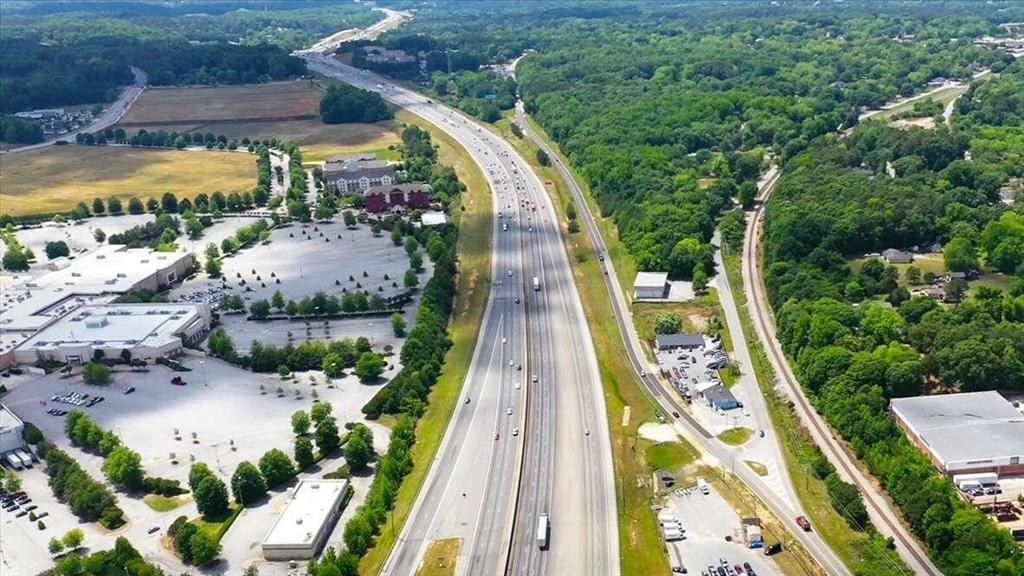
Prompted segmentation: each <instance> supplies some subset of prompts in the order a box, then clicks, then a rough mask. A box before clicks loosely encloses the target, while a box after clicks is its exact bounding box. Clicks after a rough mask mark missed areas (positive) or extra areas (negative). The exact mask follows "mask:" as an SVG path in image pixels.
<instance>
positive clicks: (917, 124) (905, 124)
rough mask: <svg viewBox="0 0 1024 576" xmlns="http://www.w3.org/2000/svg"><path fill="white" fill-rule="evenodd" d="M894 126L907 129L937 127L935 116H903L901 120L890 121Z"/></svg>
mask: <svg viewBox="0 0 1024 576" xmlns="http://www.w3.org/2000/svg"><path fill="white" fill-rule="evenodd" d="M889 125H890V126H892V127H893V128H900V129H902V130H906V129H908V128H924V129H925V130H934V129H935V118H932V117H930V116H929V117H926V118H901V119H899V120H893V121H892V122H890V123H889Z"/></svg>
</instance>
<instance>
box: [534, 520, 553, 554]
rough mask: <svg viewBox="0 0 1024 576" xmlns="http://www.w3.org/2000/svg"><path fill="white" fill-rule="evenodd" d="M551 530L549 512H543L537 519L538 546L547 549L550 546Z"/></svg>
mask: <svg viewBox="0 0 1024 576" xmlns="http://www.w3.org/2000/svg"><path fill="white" fill-rule="evenodd" d="M550 531H551V521H550V520H548V515H547V514H541V515H540V518H538V519H537V547H538V548H540V549H541V550H546V549H547V547H548V533H549V532H550Z"/></svg>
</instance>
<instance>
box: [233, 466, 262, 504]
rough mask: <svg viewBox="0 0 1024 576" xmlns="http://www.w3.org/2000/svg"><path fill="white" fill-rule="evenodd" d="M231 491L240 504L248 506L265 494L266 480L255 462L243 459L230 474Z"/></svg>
mask: <svg viewBox="0 0 1024 576" xmlns="http://www.w3.org/2000/svg"><path fill="white" fill-rule="evenodd" d="M231 493H232V494H233V495H234V497H235V500H236V501H237V502H238V503H239V504H241V505H242V506H248V505H250V504H252V503H254V502H256V501H257V500H259V499H260V498H263V497H264V496H265V495H266V494H267V481H266V479H265V478H264V477H263V474H262V473H261V472H260V469H259V468H257V467H256V465H255V464H253V463H252V462H249V461H244V462H242V463H241V464H239V465H238V468H235V473H234V474H232V476H231Z"/></svg>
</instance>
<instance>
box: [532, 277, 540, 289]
mask: <svg viewBox="0 0 1024 576" xmlns="http://www.w3.org/2000/svg"><path fill="white" fill-rule="evenodd" d="M533 289H534V290H536V291H538V292H539V291H540V278H537V277H536V276H534V277H533Z"/></svg>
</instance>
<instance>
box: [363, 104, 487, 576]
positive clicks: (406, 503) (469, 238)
mask: <svg viewBox="0 0 1024 576" xmlns="http://www.w3.org/2000/svg"><path fill="white" fill-rule="evenodd" d="M398 119H399V121H401V122H404V123H407V124H417V125H419V126H420V127H421V128H424V129H426V130H427V131H429V132H430V137H431V138H432V139H433V141H434V142H435V143H437V145H438V153H439V159H440V162H441V163H442V164H444V165H445V166H451V167H452V168H454V169H455V172H456V173H457V174H458V176H459V180H460V181H461V182H463V183H464V184H465V185H466V191H465V192H464V193H463V194H462V195H461V197H460V198H459V199H458V201H457V202H456V203H453V205H452V210H451V212H452V216H453V219H458V221H459V243H458V246H457V248H456V251H457V255H458V260H459V278H458V286H457V293H456V295H455V308H454V312H453V317H452V323H451V330H450V333H451V339H452V347H451V349H450V350H449V351H448V355H447V356H446V357H445V363H444V371H443V372H442V374H441V377H440V378H439V379H438V381H437V384H435V385H434V388H433V390H431V391H430V397H429V401H428V404H427V409H426V411H425V412H424V413H423V416H422V417H421V418H420V419H419V421H418V422H417V423H416V444H415V445H414V446H413V449H412V460H413V469H412V472H411V473H409V475H408V476H407V477H406V478H405V481H403V482H402V487H401V488H400V489H399V490H398V497H397V498H396V500H395V507H394V509H393V510H392V511H391V514H390V517H389V518H388V520H386V521H385V522H384V524H383V527H382V530H381V534H380V536H379V537H378V538H377V542H376V545H375V546H374V547H373V548H372V549H371V550H370V551H369V552H367V553H366V556H364V557H363V559H362V561H361V562H360V563H359V572H360V573H361V574H377V573H379V572H380V570H381V567H382V566H383V565H384V562H385V561H386V560H387V557H388V555H389V554H390V553H391V548H392V547H393V546H394V545H395V540H396V538H397V537H398V534H399V533H400V532H401V530H402V526H403V525H404V524H405V521H406V519H407V518H408V517H409V512H410V511H411V509H412V505H413V503H414V502H415V501H416V495H417V494H419V491H420V488H422V487H423V482H424V480H426V477H427V472H429V470H430V463H431V461H433V459H434V454H435V453H436V452H437V449H438V447H439V446H440V444H441V439H442V438H443V437H444V431H445V429H446V428H447V427H448V421H449V419H450V418H451V415H452V413H453V412H454V410H455V401H456V400H457V399H458V397H459V391H460V390H461V389H462V382H463V381H464V380H465V378H466V373H467V372H468V370H469V363H470V360H472V358H473V350H474V348H476V339H477V335H478V334H479V332H480V322H481V318H482V317H483V313H484V309H485V308H486V307H487V295H488V293H489V287H490V280H491V279H490V275H491V231H492V227H491V218H492V213H493V212H492V204H491V192H490V187H489V186H488V185H487V181H486V180H485V179H484V175H483V173H482V172H481V171H480V169H479V167H478V166H477V165H476V163H475V162H473V159H472V158H470V156H469V154H468V153H467V152H466V150H465V149H464V148H462V147H461V146H460V145H458V144H457V143H456V142H455V141H454V140H452V139H451V137H449V136H448V135H447V134H445V133H444V132H442V131H441V130H439V129H437V128H434V127H433V126H432V125H431V124H429V123H428V122H426V121H424V120H422V119H420V118H419V117H417V116H414V115H412V114H410V113H408V112H405V111H401V112H399V113H398Z"/></svg>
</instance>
